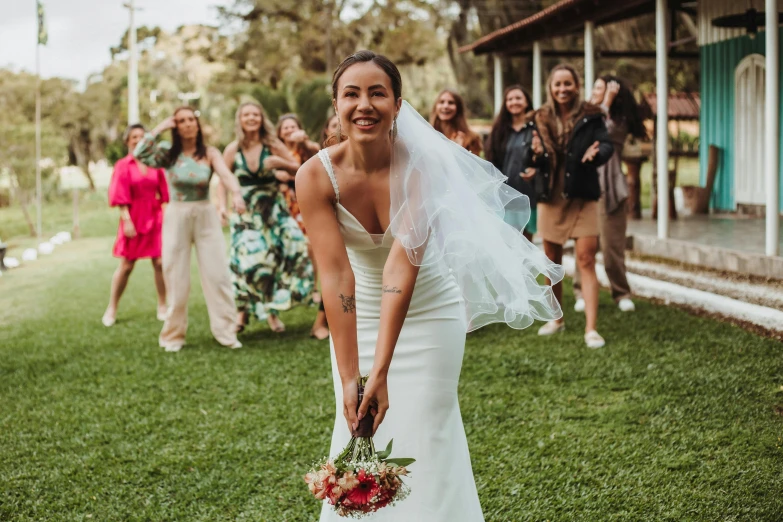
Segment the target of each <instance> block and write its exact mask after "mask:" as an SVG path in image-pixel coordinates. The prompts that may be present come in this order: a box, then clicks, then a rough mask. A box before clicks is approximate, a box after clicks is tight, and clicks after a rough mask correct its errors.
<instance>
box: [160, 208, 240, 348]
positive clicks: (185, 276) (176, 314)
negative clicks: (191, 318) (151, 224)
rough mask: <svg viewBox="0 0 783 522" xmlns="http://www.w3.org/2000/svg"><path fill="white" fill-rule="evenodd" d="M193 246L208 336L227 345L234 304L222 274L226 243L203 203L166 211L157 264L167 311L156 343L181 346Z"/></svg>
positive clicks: (228, 282) (225, 269) (213, 212)
mask: <svg viewBox="0 0 783 522" xmlns="http://www.w3.org/2000/svg"><path fill="white" fill-rule="evenodd" d="M194 244H195V245H196V259H197V260H198V268H199V273H200V275H201V287H202V290H203V292H204V299H205V300H206V302H207V311H208V312H209V326H210V329H211V330H212V335H214V336H215V339H217V342H219V343H220V344H222V345H224V346H231V345H232V344H234V343H235V342H236V341H237V335H236V330H235V328H236V327H235V322H236V306H235V305H234V294H233V290H232V287H231V279H230V275H229V271H228V259H227V257H226V241H225V239H224V237H223V230H222V229H221V228H220V220H219V218H218V215H217V211H216V210H215V208H214V207H213V206H212V204H210V202H209V201H194V202H173V203H170V204H169V205H168V207H167V208H166V211H165V214H164V217H163V256H162V261H163V277H164V279H165V281H166V295H167V296H168V301H169V302H168V305H169V308H168V314H167V316H166V322H165V323H164V324H163V330H162V331H161V332H160V339H159V342H160V345H161V347H166V346H182V345H184V344H185V333H186V332H187V329H188V297H189V295H190V255H191V254H190V253H191V250H192V246H193V245H194Z"/></svg>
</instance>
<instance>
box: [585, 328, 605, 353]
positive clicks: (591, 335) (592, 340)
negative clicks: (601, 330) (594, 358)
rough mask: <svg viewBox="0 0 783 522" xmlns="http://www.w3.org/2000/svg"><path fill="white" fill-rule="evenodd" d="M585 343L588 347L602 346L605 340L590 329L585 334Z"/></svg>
mask: <svg viewBox="0 0 783 522" xmlns="http://www.w3.org/2000/svg"><path fill="white" fill-rule="evenodd" d="M585 344H587V347H588V348H593V349H595V348H603V347H604V345H605V344H606V341H604V338H603V337H601V336H600V335H598V332H596V331H595V330H590V331H589V332H587V333H586V334H585Z"/></svg>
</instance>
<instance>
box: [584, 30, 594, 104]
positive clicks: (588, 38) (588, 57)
mask: <svg viewBox="0 0 783 522" xmlns="http://www.w3.org/2000/svg"><path fill="white" fill-rule="evenodd" d="M594 32H595V24H594V23H593V22H585V98H586V99H588V100H589V99H590V94H591V93H592V92H593V83H594V82H595V41H594V40H593V33H594Z"/></svg>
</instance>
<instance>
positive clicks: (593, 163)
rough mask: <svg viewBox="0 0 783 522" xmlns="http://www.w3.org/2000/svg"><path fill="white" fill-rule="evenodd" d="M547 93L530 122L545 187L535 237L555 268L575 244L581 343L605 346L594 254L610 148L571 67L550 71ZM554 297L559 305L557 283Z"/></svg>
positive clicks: (544, 331) (544, 330) (553, 327)
mask: <svg viewBox="0 0 783 522" xmlns="http://www.w3.org/2000/svg"><path fill="white" fill-rule="evenodd" d="M547 91H548V93H547V94H548V98H547V102H546V103H545V104H544V106H543V107H542V108H541V109H539V111H538V112H537V114H536V119H535V121H536V127H537V128H538V132H539V133H540V135H541V139H542V141H543V144H544V149H545V150H546V152H547V154H548V156H549V164H550V169H549V176H548V179H547V183H545V184H540V186H542V187H543V190H542V193H541V194H539V195H538V232H539V234H541V237H542V238H543V240H544V250H545V252H546V254H547V257H548V258H549V259H551V260H552V261H554V262H555V263H558V264H561V263H562V260H563V244H564V243H565V242H566V241H567V240H568V239H574V240H576V264H577V269H578V270H579V274H580V275H581V279H582V296H583V298H584V300H585V317H586V325H585V343H586V344H587V346H588V347H589V348H600V347H602V346H603V345H604V344H605V341H604V339H603V338H602V337H601V336H600V335H599V334H598V332H597V331H596V322H597V316H598V288H599V286H598V278H597V277H596V275H595V254H596V251H597V250H598V199H599V198H600V197H601V187H600V185H599V182H598V172H597V168H598V167H599V166H601V165H603V164H604V163H606V162H607V161H608V160H609V158H611V156H612V154H613V153H614V147H613V146H612V142H611V141H610V139H609V135H608V134H607V132H606V125H604V118H603V111H602V110H601V109H600V108H599V107H596V106H595V105H592V104H590V103H587V102H582V101H581V100H580V95H579V75H578V74H577V73H576V71H575V70H574V68H573V67H571V66H570V65H565V64H562V65H558V66H557V67H555V68H554V69H552V73H551V74H550V76H549V81H548V82H547ZM554 292H555V296H556V297H557V299H558V301H560V302H561V304H562V295H563V294H562V292H563V290H562V283H561V284H558V285H556V286H555V287H554ZM563 329H565V323H564V321H563V320H562V319H561V320H559V321H551V322H549V323H547V324H545V325H544V326H542V327H541V329H540V330H539V331H538V333H539V335H552V334H555V333H557V332H560V331H562V330H563Z"/></svg>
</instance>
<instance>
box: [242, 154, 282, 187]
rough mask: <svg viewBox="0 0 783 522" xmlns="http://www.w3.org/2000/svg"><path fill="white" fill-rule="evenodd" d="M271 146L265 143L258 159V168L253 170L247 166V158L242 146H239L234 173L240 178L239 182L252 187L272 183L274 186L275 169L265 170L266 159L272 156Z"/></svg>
mask: <svg viewBox="0 0 783 522" xmlns="http://www.w3.org/2000/svg"><path fill="white" fill-rule="evenodd" d="M271 155H272V154H271V153H270V152H269V147H267V146H266V145H264V146H263V147H261V156H260V158H259V159H258V170H256V171H255V172H251V171H250V169H249V168H248V166H247V159H246V158H245V154H244V153H243V152H242V148H241V147H238V149H237V153H236V155H235V156H234V175H236V177H237V179H238V180H239V184H240V185H241V186H243V187H250V186H256V185H272V186H273V187H274V182H275V181H276V178H275V171H274V170H264V160H265V159H266V158H268V157H269V156H271Z"/></svg>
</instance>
